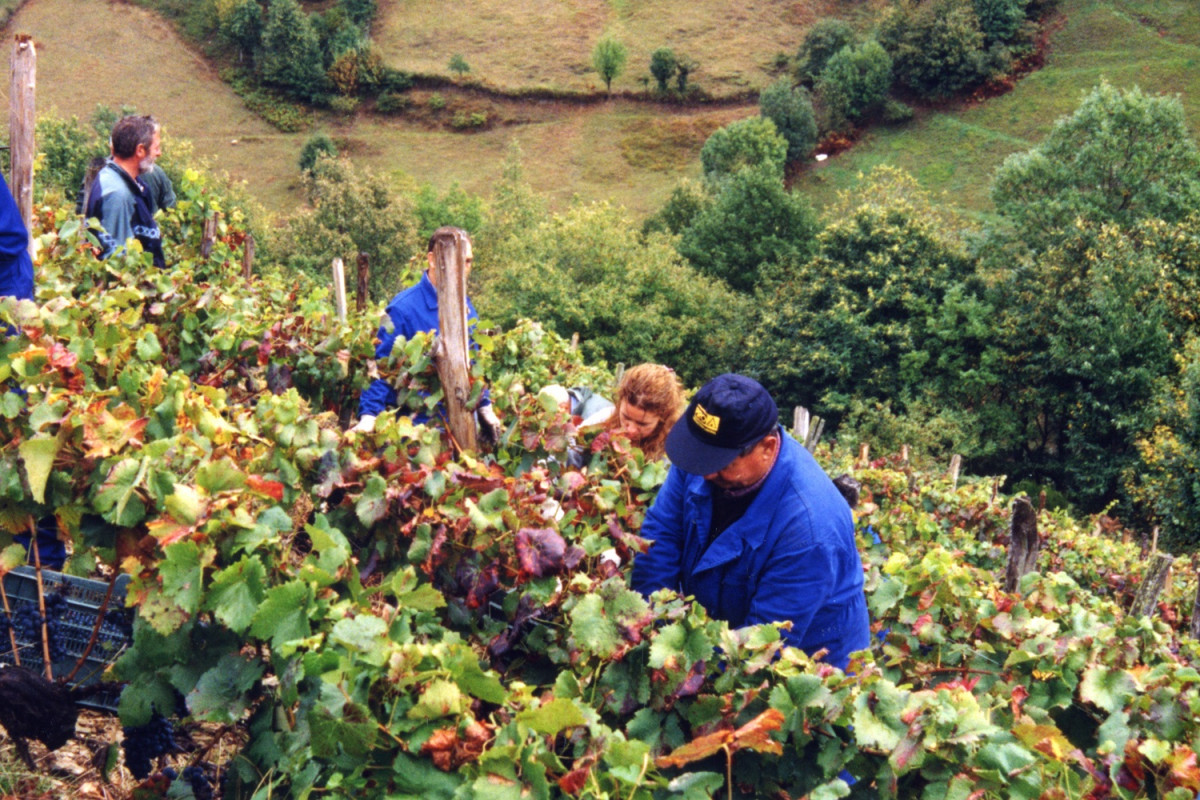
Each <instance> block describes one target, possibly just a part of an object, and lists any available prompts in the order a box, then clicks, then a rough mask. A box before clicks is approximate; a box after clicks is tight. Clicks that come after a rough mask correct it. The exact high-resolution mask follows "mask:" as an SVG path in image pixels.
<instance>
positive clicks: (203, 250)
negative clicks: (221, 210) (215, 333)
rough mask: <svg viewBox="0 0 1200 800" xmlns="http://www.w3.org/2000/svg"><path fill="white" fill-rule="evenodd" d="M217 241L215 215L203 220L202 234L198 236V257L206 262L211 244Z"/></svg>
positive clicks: (210, 250) (210, 252)
mask: <svg viewBox="0 0 1200 800" xmlns="http://www.w3.org/2000/svg"><path fill="white" fill-rule="evenodd" d="M216 240H217V215H216V214H213V215H212V216H211V217H205V218H204V232H203V233H202V234H201V235H200V257H201V258H203V259H205V260H207V259H208V257H209V256H211V255H212V250H213V243H214V242H215V241H216Z"/></svg>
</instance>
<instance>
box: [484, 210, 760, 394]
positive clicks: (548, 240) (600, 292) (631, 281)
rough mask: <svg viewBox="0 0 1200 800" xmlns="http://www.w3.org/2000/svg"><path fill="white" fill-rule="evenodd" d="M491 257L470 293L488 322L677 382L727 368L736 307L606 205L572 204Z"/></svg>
mask: <svg viewBox="0 0 1200 800" xmlns="http://www.w3.org/2000/svg"><path fill="white" fill-rule="evenodd" d="M493 256H494V258H493V259H492V260H491V263H489V265H488V275H487V277H485V278H484V281H485V282H484V285H483V289H482V291H481V292H480V293H479V295H478V300H479V307H480V313H481V314H484V315H485V316H487V317H488V318H489V319H494V320H496V321H497V322H499V323H501V324H504V325H507V324H510V323H512V322H515V321H516V320H517V319H520V318H522V317H528V318H530V319H536V320H538V321H539V322H541V323H542V324H543V325H546V326H547V327H550V328H552V329H554V330H555V331H557V332H558V333H559V334H561V335H562V336H564V337H569V336H571V335H572V334H574V333H578V334H579V336H580V346H581V348H582V349H583V352H584V354H585V357H586V358H587V359H589V360H590V361H595V360H596V359H604V360H606V361H608V362H609V363H610V364H615V363H616V362H624V363H626V364H634V363H638V362H642V361H658V362H661V363H665V364H670V365H672V366H673V367H674V368H675V369H677V370H678V371H679V374H680V377H681V378H682V379H683V381H684V382H685V383H687V384H699V383H702V382H703V381H704V380H706V379H707V378H709V377H711V376H712V375H715V374H718V373H720V372H725V371H728V370H729V369H731V368H732V366H733V361H732V359H733V357H734V353H736V352H737V343H738V341H739V340H740V337H741V331H742V330H744V315H745V313H746V303H745V301H744V300H743V299H741V298H739V297H737V296H736V295H735V294H734V293H733V292H731V291H730V290H729V288H728V287H727V286H725V284H724V283H722V282H721V281H713V280H705V279H704V278H703V277H701V276H700V275H697V274H696V271H695V270H693V269H692V268H691V267H690V266H688V265H687V264H686V263H685V262H684V261H683V260H682V259H680V258H679V256H678V255H677V254H676V253H675V251H674V249H673V248H672V247H671V245H670V243H669V242H668V241H667V240H666V239H665V238H664V237H662V236H652V237H650V238H649V240H647V241H645V242H642V241H641V238H640V237H639V235H638V234H637V232H636V229H635V226H634V225H633V224H632V223H631V221H630V220H629V219H628V218H627V217H626V216H625V214H624V212H623V211H622V210H620V209H617V208H614V207H613V206H611V205H609V204H607V203H590V204H576V205H573V206H572V207H571V208H570V209H568V210H567V211H566V212H564V213H562V214H557V215H553V216H551V217H550V218H549V219H543V220H542V221H541V222H540V223H539V224H538V225H537V226H536V227H534V228H532V229H530V230H528V231H526V233H525V234H524V235H523V236H522V237H521V238H520V239H519V240H509V246H507V247H505V248H503V249H502V250H501V252H500V253H493ZM497 258H498V259H499V260H497Z"/></svg>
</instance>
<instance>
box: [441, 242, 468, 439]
mask: <svg viewBox="0 0 1200 800" xmlns="http://www.w3.org/2000/svg"><path fill="white" fill-rule="evenodd" d="M470 246H471V242H470V240H469V239H467V237H466V234H464V233H462V232H461V231H459V232H456V233H455V234H454V238H453V239H450V238H446V239H441V238H439V239H438V240H437V241H436V242H435V243H434V247H433V263H434V267H433V269H434V274H435V275H436V276H437V281H436V282H435V283H436V284H437V292H438V338H437V344H436V345H435V349H434V363H435V364H436V365H437V371H438V376H439V377H440V378H441V380H442V391H443V392H444V393H445V397H446V399H445V403H446V411H447V412H448V416H449V418H450V419H449V421H450V434H451V435H452V436H453V437H454V441H455V442H457V443H458V446H459V448H460V449H462V450H475V448H476V431H475V414H474V412H473V410H472V409H470V408H468V407H467V401H468V400H469V399H470V395H471V382H470V363H471V355H470V350H469V347H468V343H467V336H468V329H467V266H466V259H465V254H466V251H467V248H469V247H470Z"/></svg>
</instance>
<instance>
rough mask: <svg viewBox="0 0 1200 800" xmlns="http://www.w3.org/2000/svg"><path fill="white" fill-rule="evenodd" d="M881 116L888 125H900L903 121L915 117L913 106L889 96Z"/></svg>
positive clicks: (884, 102)
mask: <svg viewBox="0 0 1200 800" xmlns="http://www.w3.org/2000/svg"><path fill="white" fill-rule="evenodd" d="M880 116H881V118H882V119H883V121H884V122H885V123H887V124H888V125H898V124H900V123H902V122H908V121H909V120H910V119H912V118H913V110H912V106H910V105H908V104H907V103H901V102H900V101H899V100H896V99H895V98H892V97H888V98H886V99H884V101H883V110H882V111H881V112H880Z"/></svg>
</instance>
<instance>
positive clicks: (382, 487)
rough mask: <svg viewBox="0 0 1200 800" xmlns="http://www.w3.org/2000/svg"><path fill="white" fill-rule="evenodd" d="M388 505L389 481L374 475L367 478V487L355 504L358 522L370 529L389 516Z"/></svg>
mask: <svg viewBox="0 0 1200 800" xmlns="http://www.w3.org/2000/svg"><path fill="white" fill-rule="evenodd" d="M387 505H388V504H387V481H385V480H384V479H383V478H382V477H381V476H379V475H372V476H371V477H369V478H367V485H366V486H364V487H363V491H362V494H361V495H359V498H358V502H357V503H355V504H354V513H355V514H357V515H358V521H359V522H361V523H362V524H363V525H365V526H366V527H368V528H369V527H371V526H372V525H374V524H375V523H376V522H378V521H379V520H381V519H383V518H384V517H385V516H386V515H387Z"/></svg>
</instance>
